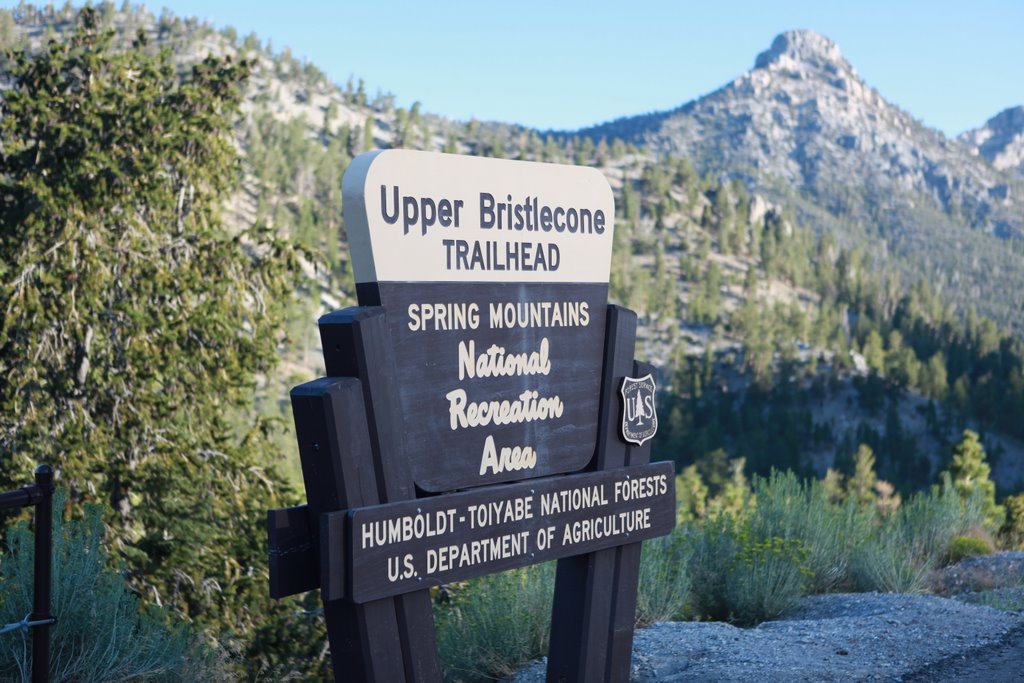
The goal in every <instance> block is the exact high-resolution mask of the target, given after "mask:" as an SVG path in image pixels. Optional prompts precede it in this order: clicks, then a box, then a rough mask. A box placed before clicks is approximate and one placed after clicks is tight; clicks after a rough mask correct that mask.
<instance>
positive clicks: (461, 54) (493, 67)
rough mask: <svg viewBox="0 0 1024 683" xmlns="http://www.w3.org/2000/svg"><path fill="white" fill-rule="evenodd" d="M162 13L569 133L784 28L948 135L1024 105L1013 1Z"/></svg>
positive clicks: (489, 113) (674, 99)
mask: <svg viewBox="0 0 1024 683" xmlns="http://www.w3.org/2000/svg"><path fill="white" fill-rule="evenodd" d="M3 4H4V5H5V6H11V5H12V4H14V3H8V2H4V3H3ZM76 4H77V2H76ZM163 4H166V6H167V7H168V8H170V9H171V11H173V12H174V13H175V14H177V15H179V16H191V15H195V16H198V17H200V18H203V19H206V20H208V21H210V22H211V23H212V24H213V25H214V26H215V27H217V28H220V27H223V26H227V25H230V26H234V27H235V28H236V29H238V32H239V35H245V34H247V33H249V32H250V31H255V32H256V33H257V34H258V35H259V36H260V37H261V38H262V39H264V41H265V40H267V39H270V40H271V41H272V44H273V46H274V49H275V50H280V49H281V48H283V47H285V46H288V47H290V48H291V49H292V52H293V54H294V55H295V56H297V57H300V58H304V59H307V60H309V61H311V62H313V63H314V64H315V65H316V66H318V67H319V68H321V69H322V70H323V71H325V72H326V73H327V74H328V76H329V77H330V78H331V79H332V80H334V81H335V82H338V83H344V82H345V81H346V80H347V79H348V77H349V76H350V75H353V76H355V77H356V78H360V77H361V78H363V79H365V81H366V83H367V89H368V91H369V92H370V93H371V94H373V93H375V92H376V91H378V90H380V91H383V92H390V93H393V94H394V95H395V96H396V101H397V103H398V104H399V105H403V106H408V105H409V104H411V103H412V102H413V101H416V100H419V101H420V102H422V105H423V109H424V111H428V112H431V113H435V114H441V115H444V116H448V117H451V118H454V119H460V120H462V119H468V118H470V117H473V116H475V117H477V118H478V119H484V120H499V121H506V122H512V123H521V124H524V125H529V126H533V127H538V128H541V129H547V128H556V129H571V128H578V127H582V126H585V125H588V124H593V123H598V122H601V121H606V120H609V119H612V118H616V117H619V116H624V115H630V114H638V113H643V112H647V111H653V110H661V109H668V108H673V107H676V106H678V105H680V104H682V103H684V102H687V101H689V100H691V99H693V98H695V97H698V96H700V95H702V94H704V93H707V92H710V91H712V90H715V89H716V88H718V87H719V86H721V85H723V84H725V83H727V82H729V81H731V80H732V79H733V78H735V77H736V76H738V75H739V74H740V73H742V72H743V71H746V70H748V69H750V68H751V67H752V66H753V63H754V58H755V57H756V55H757V54H758V53H759V52H761V51H762V50H764V49H766V48H767V47H768V46H769V45H770V44H771V41H772V38H773V37H774V36H775V35H777V34H778V33H780V32H782V31H785V30H788V29H794V28H810V29H814V30H815V31H818V32H820V33H823V34H825V35H826V36H828V37H830V38H832V39H833V40H835V41H836V42H837V43H838V44H839V47H840V49H841V50H842V52H843V54H844V55H845V56H846V58H847V59H848V60H850V62H851V63H853V65H854V66H855V67H856V68H857V70H858V71H859V72H860V75H861V77H862V78H863V79H865V80H866V81H867V83H868V84H869V85H872V86H874V87H875V88H877V89H878V91H879V92H880V93H881V94H882V96H883V97H885V98H887V99H888V100H889V101H891V102H894V103H895V104H897V105H899V106H901V107H902V108H904V109H906V110H907V111H909V112H910V113H911V114H912V115H914V116H915V117H917V118H918V119H921V120H923V121H924V122H925V123H926V124H927V125H930V126H933V127H935V128H938V129H940V130H942V131H944V132H946V133H947V134H952V135H955V134H957V133H960V132H961V131H963V130H965V129H968V128H973V127H976V126H980V125H981V124H982V123H984V122H985V120H986V119H988V118H989V117H991V116H993V115H994V114H996V113H998V112H999V111H1001V110H1003V109H1005V108H1006V107H1009V106H1015V105H1024V2H1022V1H1021V0H1003V1H1001V2H999V1H993V0H973V1H971V2H967V1H966V0H960V1H956V2H951V1H948V0H929V1H927V2H920V1H910V0H885V1H881V2H879V1H875V0H858V1H857V2H840V1H835V2H830V1H828V0H811V1H806V2H736V1H730V0H715V1H711V0H701V1H700V2H684V1H679V2H670V1H667V0H665V1H653V0H619V1H617V2H604V1H603V0H591V1H589V2H577V1H575V0H572V1H559V0H547V1H535V0H514V1H511V2H486V0H477V1H475V2H423V1H422V0H421V1H418V2H407V1H405V0H402V1H397V2H386V1H374V0H362V2H358V3H353V2H350V1H348V0H335V1H334V2H310V1H305V0H294V1H292V2H281V1H277V2H262V1H258V2H254V1H253V0H166V1H165V3H163ZM161 6H162V5H160V4H151V5H150V8H151V9H152V10H153V11H154V12H157V13H158V12H159V7H161Z"/></svg>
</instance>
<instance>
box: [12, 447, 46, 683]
mask: <svg viewBox="0 0 1024 683" xmlns="http://www.w3.org/2000/svg"><path fill="white" fill-rule="evenodd" d="M35 479H36V483H35V484H33V485H32V486H22V487H21V488H20V489H15V490H14V491H4V492H0V509H5V508H16V507H28V506H29V505H34V506H35V507H36V529H35V563H34V566H33V569H32V580H33V586H32V611H31V612H30V613H29V614H27V615H25V618H24V619H22V620H21V621H17V622H14V623H13V624H7V625H6V626H3V627H0V634H3V633H8V632H10V631H17V630H22V631H24V630H27V629H30V628H31V629H32V683H48V682H49V680H50V627H51V626H52V625H53V624H55V623H56V622H57V618H56V617H55V616H54V615H53V614H52V612H51V591H52V582H53V468H52V467H50V466H49V465H40V466H39V467H37V468H36V472H35Z"/></svg>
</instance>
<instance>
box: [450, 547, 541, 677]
mask: <svg viewBox="0 0 1024 683" xmlns="http://www.w3.org/2000/svg"><path fill="white" fill-rule="evenodd" d="M554 577H555V563H553V562H548V563H545V564H539V565H534V566H531V567H524V568H522V569H515V570H512V571H507V572H501V573H498V574H490V575H488V576H482V577H480V578H479V579H475V580H473V581H469V582H466V583H465V584H463V586H462V587H460V588H458V589H456V590H455V591H454V592H453V593H452V597H451V599H450V601H449V602H448V603H447V604H443V605H439V606H438V607H437V609H436V610H435V618H436V623H437V646H438V650H439V652H440V656H441V666H442V669H443V672H444V677H445V680H447V681H475V680H480V679H497V678H501V677H504V676H508V675H509V674H511V673H512V672H514V671H515V670H516V668H518V667H519V666H521V665H522V664H524V663H525V662H528V661H530V660H531V659H536V658H537V657H540V656H542V655H543V654H544V653H545V652H546V650H547V645H548V635H549V631H550V629H551V598H552V594H553V592H554V585H555V582H554Z"/></svg>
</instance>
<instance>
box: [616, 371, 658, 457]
mask: <svg viewBox="0 0 1024 683" xmlns="http://www.w3.org/2000/svg"><path fill="white" fill-rule="evenodd" d="M655 389H656V387H655V386H654V377H652V376H651V375H649V374H648V375H644V376H643V377H640V378H639V379H637V378H635V377H623V378H622V388H621V389H619V392H620V393H621V394H622V438H623V439H625V440H626V441H629V442H630V443H635V444H636V445H637V446H642V445H644V442H645V441H647V440H648V439H650V438H651V437H653V436H654V434H655V433H656V432H657V431H658V413H657V411H656V410H655V408H654V390H655Z"/></svg>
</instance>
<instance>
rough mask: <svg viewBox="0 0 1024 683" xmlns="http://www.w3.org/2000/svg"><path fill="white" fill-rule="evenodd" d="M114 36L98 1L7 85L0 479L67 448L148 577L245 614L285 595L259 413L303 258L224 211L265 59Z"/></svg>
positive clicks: (244, 619)
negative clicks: (273, 590)
mask: <svg viewBox="0 0 1024 683" xmlns="http://www.w3.org/2000/svg"><path fill="white" fill-rule="evenodd" d="M112 40H113V32H112V31H106V30H102V29H101V28H100V19H99V16H98V14H97V12H96V11H95V10H93V9H91V8H86V9H84V10H83V11H82V12H81V14H80V17H79V24H78V26H77V28H76V30H75V31H74V32H73V34H71V35H70V36H69V37H68V38H67V39H66V40H65V41H64V42H63V43H56V42H55V43H51V44H50V45H49V46H47V47H46V48H45V50H44V51H42V52H41V53H39V54H37V55H34V56H33V55H31V54H28V53H26V52H20V53H17V54H15V55H14V59H13V67H12V69H11V73H10V75H11V78H12V86H11V88H10V89H9V90H7V91H6V92H5V93H4V98H3V100H2V117H0V127H2V129H0V137H2V139H3V141H4V144H3V147H2V151H0V376H2V377H4V381H3V382H0V488H4V489H7V488H11V487H13V486H18V485H21V484H23V483H24V482H26V481H29V480H30V479H31V477H30V473H31V471H32V468H33V467H34V466H35V465H36V464H37V463H38V462H41V461H45V462H49V463H51V464H52V465H54V466H55V468H56V469H57V471H58V473H59V474H58V485H59V486H60V487H62V488H64V489H67V490H68V492H69V495H70V502H71V504H73V505H74V506H76V507H78V506H81V505H82V504H83V503H85V502H89V501H97V502H103V503H105V504H106V506H107V507H106V510H107V512H106V515H105V519H106V523H107V525H108V529H109V532H110V542H111V547H112V550H113V552H114V553H115V554H116V555H118V556H119V557H120V558H121V559H123V560H125V561H127V570H128V575H129V577H130V578H131V580H132V582H133V583H134V585H135V588H136V590H137V591H138V592H139V593H140V594H141V595H143V596H144V597H145V598H147V599H153V600H156V601H159V602H162V603H163V604H165V605H167V606H169V607H171V608H172V609H174V610H176V611H178V612H180V613H185V614H188V615H189V616H190V617H193V618H194V619H195V620H196V622H197V624H198V625H200V626H202V627H209V628H211V629H216V630H217V631H221V630H223V631H228V632H231V631H234V632H236V633H238V632H240V631H244V630H245V629H247V628H249V626H250V625H251V624H252V622H253V621H254V620H258V619H260V618H262V615H263V614H265V612H266V606H265V595H266V578H265V571H266V569H265V567H266V550H265V547H264V538H265V531H264V525H265V515H266V509H267V508H268V507H273V506H276V505H279V504H280V501H281V498H280V496H281V495H282V489H281V488H280V486H279V483H278V482H279V480H280V478H279V477H278V476H277V475H276V474H275V473H274V472H273V471H272V470H271V469H269V468H268V467H267V466H266V463H267V460H268V459H267V455H266V452H265V447H264V444H265V443H266V435H267V430H266V425H262V424H258V423H254V422H253V421H252V419H251V418H249V417H247V415H249V414H250V405H251V401H252V389H253V386H254V384H255V381H256V377H257V373H267V372H268V371H270V369H271V368H272V367H273V365H274V363H275V361H276V334H277V330H278V326H279V322H280V319H281V313H282V310H283V307H284V306H285V305H286V304H287V303H288V300H289V296H290V292H291V291H292V290H293V289H294V287H295V278H294V273H295V272H297V270H298V269H297V264H296V263H295V257H294V255H293V252H292V250H291V248H290V247H289V246H288V245H286V244H285V243H283V242H280V241H278V240H277V239H275V238H273V237H272V236H271V235H269V234H268V233H266V232H264V231H261V230H256V229H253V230H247V231H245V232H243V233H242V234H237V235H229V234H227V233H226V232H225V230H224V229H223V227H222V225H221V220H220V215H219V209H220V206H221V204H222V202H223V199H224V198H225V196H226V193H227V192H228V191H230V190H231V188H232V187H233V186H234V184H235V183H236V182H237V179H238V169H239V166H238V159H237V153H236V151H235V149H234V147H233V144H232V141H231V139H230V137H229V135H230V132H231V125H232V122H233V119H234V117H235V116H236V115H237V113H238V108H239V103H240V98H241V85H242V83H243V81H244V79H245V77H246V74H247V70H248V67H247V65H246V64H245V63H244V62H242V63H235V62H232V61H231V60H229V59H228V58H223V59H217V58H213V57H210V58H207V59H206V60H204V61H203V62H202V63H200V64H198V65H197V66H196V67H195V68H194V70H193V72H192V74H191V77H190V78H189V79H187V80H186V81H184V82H180V81H179V78H178V75H177V72H176V68H175V65H174V62H173V61H172V59H171V56H170V54H169V52H166V51H165V52H163V53H161V54H160V55H159V56H156V57H153V56H148V55H147V51H146V49H145V47H146V46H145V44H144V42H145V41H144V35H143V34H141V33H140V35H139V38H138V39H137V40H136V42H135V43H134V45H133V46H132V47H131V48H130V49H127V50H125V51H122V52H117V53H115V52H114V51H112V49H111V44H112ZM239 435H241V436H239Z"/></svg>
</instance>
